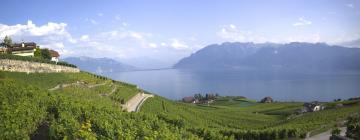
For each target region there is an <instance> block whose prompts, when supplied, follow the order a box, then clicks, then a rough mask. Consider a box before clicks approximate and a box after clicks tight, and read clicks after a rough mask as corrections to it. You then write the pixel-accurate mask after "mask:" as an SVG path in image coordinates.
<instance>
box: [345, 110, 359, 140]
mask: <svg viewBox="0 0 360 140" xmlns="http://www.w3.org/2000/svg"><path fill="white" fill-rule="evenodd" d="M346 136H347V137H349V138H353V139H360V114H355V115H353V116H350V117H348V121H347V123H346Z"/></svg>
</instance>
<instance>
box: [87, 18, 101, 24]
mask: <svg viewBox="0 0 360 140" xmlns="http://www.w3.org/2000/svg"><path fill="white" fill-rule="evenodd" d="M85 21H87V22H90V23H91V24H94V25H97V24H99V22H97V21H96V20H94V19H91V18H86V19H85Z"/></svg>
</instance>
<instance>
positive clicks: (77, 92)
mask: <svg viewBox="0 0 360 140" xmlns="http://www.w3.org/2000/svg"><path fill="white" fill-rule="evenodd" d="M59 85H62V86H59ZM64 85H68V86H64ZM54 87H59V88H55V89H54ZM49 89H54V90H49ZM141 91H143V90H141V89H138V88H137V87H136V86H135V85H131V84H128V83H124V82H119V81H114V80H111V79H109V78H106V77H103V76H99V75H94V74H91V73H87V72H80V73H66V74H65V73H41V74H40V73H30V74H26V73H16V72H1V71H0V138H1V139H287V138H303V137H305V135H306V134H307V133H308V132H312V133H315V132H319V131H320V130H325V129H327V128H332V127H333V126H334V124H336V123H337V122H339V121H342V120H345V119H346V118H347V117H348V116H350V115H351V114H355V113H359V112H360V105H359V100H354V101H344V102H343V103H344V107H342V108H336V107H334V106H335V105H334V103H328V106H330V109H328V110H324V111H320V112H314V113H306V114H302V115H294V113H295V111H296V110H297V109H299V108H301V107H302V104H303V103H297V102H279V103H270V104H263V103H257V102H255V101H252V100H248V99H243V98H241V99H240V98H234V97H223V98H219V100H217V101H215V102H214V103H212V104H203V105H195V104H186V103H181V102H176V101H171V100H168V99H165V98H163V97H160V96H155V97H154V98H149V99H148V100H146V101H145V103H144V104H143V105H142V107H141V112H137V113H128V112H124V111H122V109H121V104H123V103H124V102H126V101H127V100H129V99H130V98H131V97H132V96H134V95H136V94H137V93H139V92H141ZM319 129H320V130H319ZM353 130H354V131H356V129H353ZM355 136H356V135H355Z"/></svg>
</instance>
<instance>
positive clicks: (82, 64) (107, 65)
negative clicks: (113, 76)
mask: <svg viewBox="0 0 360 140" xmlns="http://www.w3.org/2000/svg"><path fill="white" fill-rule="evenodd" d="M64 61H66V62H69V63H71V64H75V65H76V66H78V67H79V68H80V69H81V70H84V71H88V72H92V73H97V74H110V73H116V72H120V71H129V70H134V69H136V68H135V67H134V66H130V65H127V64H124V63H121V62H118V61H116V60H114V59H110V58H91V57H67V58H65V59H64Z"/></svg>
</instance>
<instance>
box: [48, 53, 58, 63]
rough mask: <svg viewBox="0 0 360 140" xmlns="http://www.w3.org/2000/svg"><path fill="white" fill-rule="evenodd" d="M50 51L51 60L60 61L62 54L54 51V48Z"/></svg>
mask: <svg viewBox="0 0 360 140" xmlns="http://www.w3.org/2000/svg"><path fill="white" fill-rule="evenodd" d="M49 52H50V55H51V61H54V62H56V63H57V62H59V57H60V54H59V53H58V52H57V51H54V50H49Z"/></svg>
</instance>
